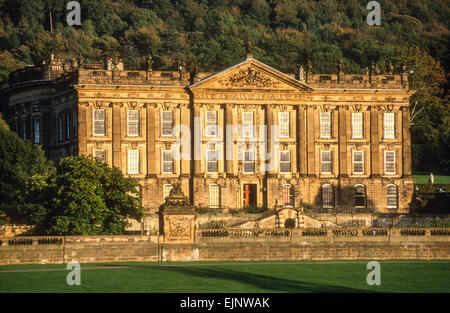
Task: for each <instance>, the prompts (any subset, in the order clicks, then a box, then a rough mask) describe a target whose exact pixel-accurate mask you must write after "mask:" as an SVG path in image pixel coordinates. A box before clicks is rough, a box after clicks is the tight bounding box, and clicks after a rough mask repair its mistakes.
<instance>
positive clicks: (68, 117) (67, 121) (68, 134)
mask: <svg viewBox="0 0 450 313" xmlns="http://www.w3.org/2000/svg"><path fill="white" fill-rule="evenodd" d="M70 115H71V114H70V111H67V112H66V125H65V126H66V131H65V133H66V134H65V135H66V140H70V128H71V127H70V126H71V125H70Z"/></svg>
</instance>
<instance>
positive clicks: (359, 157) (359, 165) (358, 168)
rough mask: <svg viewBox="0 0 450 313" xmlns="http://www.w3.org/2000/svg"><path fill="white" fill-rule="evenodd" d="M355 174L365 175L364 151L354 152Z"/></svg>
mask: <svg viewBox="0 0 450 313" xmlns="http://www.w3.org/2000/svg"><path fill="white" fill-rule="evenodd" d="M352 157H353V174H364V151H363V150H353V156H352Z"/></svg>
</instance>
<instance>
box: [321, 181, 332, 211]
mask: <svg viewBox="0 0 450 313" xmlns="http://www.w3.org/2000/svg"><path fill="white" fill-rule="evenodd" d="M322 206H323V207H324V208H332V207H334V188H333V186H331V185H330V184H325V185H322Z"/></svg>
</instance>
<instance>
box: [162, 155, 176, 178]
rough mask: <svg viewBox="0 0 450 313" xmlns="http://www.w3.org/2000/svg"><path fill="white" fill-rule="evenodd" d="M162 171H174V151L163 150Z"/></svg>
mask: <svg viewBox="0 0 450 313" xmlns="http://www.w3.org/2000/svg"><path fill="white" fill-rule="evenodd" d="M162 171H163V173H166V174H171V173H173V151H172V150H163V151H162Z"/></svg>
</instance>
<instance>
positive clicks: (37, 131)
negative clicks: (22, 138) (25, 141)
mask: <svg viewBox="0 0 450 313" xmlns="http://www.w3.org/2000/svg"><path fill="white" fill-rule="evenodd" d="M34 143H36V144H39V143H41V121H40V120H39V119H38V118H36V119H34Z"/></svg>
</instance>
